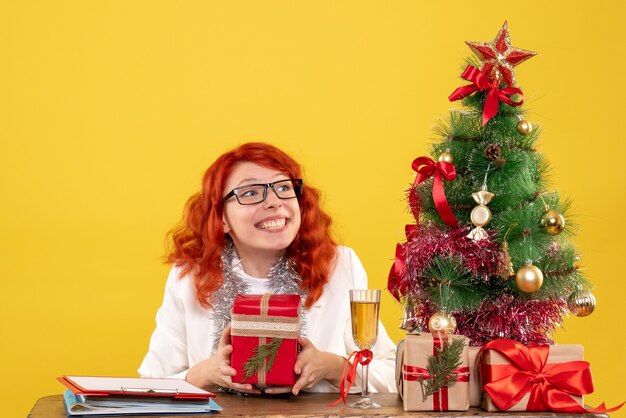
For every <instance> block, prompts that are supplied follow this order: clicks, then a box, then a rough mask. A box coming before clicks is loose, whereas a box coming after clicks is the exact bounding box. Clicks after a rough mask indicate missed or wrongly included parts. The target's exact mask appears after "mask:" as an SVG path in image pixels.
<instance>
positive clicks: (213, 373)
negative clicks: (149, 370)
mask: <svg viewBox="0 0 626 418" xmlns="http://www.w3.org/2000/svg"><path fill="white" fill-rule="evenodd" d="M232 352H233V346H232V345H231V344H230V326H228V327H226V328H225V329H224V332H222V336H221V337H220V342H219V343H218V346H217V350H215V354H214V355H213V356H211V357H209V358H208V359H206V360H202V361H201V362H200V363H198V364H196V365H195V366H193V367H192V368H191V369H189V371H188V372H187V377H186V378H185V380H186V381H188V382H189V383H191V384H192V385H194V386H197V387H199V388H202V389H205V390H209V391H215V388H216V387H217V386H221V387H224V388H231V389H235V390H238V391H239V392H246V393H254V394H259V393H261V392H260V391H259V390H258V389H256V388H254V387H253V386H252V385H250V384H245V383H244V384H242V383H233V381H232V377H233V376H234V375H236V374H237V371H236V370H235V369H233V368H232V367H230V353H232Z"/></svg>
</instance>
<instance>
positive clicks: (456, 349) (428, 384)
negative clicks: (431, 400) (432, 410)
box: [419, 338, 465, 402]
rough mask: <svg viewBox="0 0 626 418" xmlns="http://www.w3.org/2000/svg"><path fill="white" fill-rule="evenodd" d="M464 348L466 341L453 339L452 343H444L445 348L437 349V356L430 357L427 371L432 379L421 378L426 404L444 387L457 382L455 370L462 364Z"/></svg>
mask: <svg viewBox="0 0 626 418" xmlns="http://www.w3.org/2000/svg"><path fill="white" fill-rule="evenodd" d="M464 347H465V340H464V339H462V338H459V339H453V340H452V342H444V344H443V347H441V348H437V354H436V355H431V356H428V364H427V366H426V370H428V373H429V374H430V375H431V376H432V377H429V378H427V379H424V378H422V377H420V378H419V384H420V386H421V388H422V398H423V399H422V401H423V402H426V399H428V397H429V396H431V395H434V394H435V393H437V392H439V390H440V389H441V388H442V387H444V386H450V385H451V384H453V383H454V382H456V377H457V376H456V373H454V370H456V368H457V367H459V366H460V365H461V363H462V361H461V354H463V348H464Z"/></svg>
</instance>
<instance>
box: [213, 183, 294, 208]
mask: <svg viewBox="0 0 626 418" xmlns="http://www.w3.org/2000/svg"><path fill="white" fill-rule="evenodd" d="M285 181H290V182H291V184H292V185H293V190H294V193H295V196H292V197H280V196H279V195H278V192H277V191H276V189H275V188H274V185H275V184H277V183H282V182H285ZM252 186H263V199H261V200H259V201H258V202H254V203H241V201H240V200H239V194H238V193H239V189H243V188H244V187H252ZM269 188H271V189H272V190H273V191H274V194H275V195H276V197H278V198H279V199H282V200H287V199H295V198H297V197H300V196H302V179H282V180H277V181H275V182H272V183H254V184H246V185H243V186H239V187H235V188H234V189H233V190H231V191H230V192H228V194H227V195H226V196H224V198H223V199H222V203H226V201H227V200H228V199H230V198H231V197H233V196H235V198H236V199H237V203H239V204H240V205H244V206H246V205H256V204H259V203H261V202H264V201H265V199H267V189H269Z"/></svg>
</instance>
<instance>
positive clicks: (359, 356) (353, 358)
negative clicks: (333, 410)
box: [329, 349, 374, 406]
mask: <svg viewBox="0 0 626 418" xmlns="http://www.w3.org/2000/svg"><path fill="white" fill-rule="evenodd" d="M372 357H374V354H373V353H372V352H371V351H370V350H367V349H365V350H361V351H353V352H352V354H350V356H349V357H348V361H347V362H346V363H345V364H344V366H343V371H342V372H341V383H340V384H339V393H340V395H341V397H340V398H339V399H337V400H336V401H335V402H333V403H331V404H329V406H335V405H337V404H338V403H339V402H341V401H343V403H344V404H345V403H346V397H347V396H348V394H349V393H350V388H351V387H352V385H353V384H354V382H355V381H356V368H357V366H358V365H359V364H360V365H361V366H367V365H368V364H370V362H371V361H372ZM348 366H349V367H350V370H348ZM346 380H347V381H348V387H347V388H346Z"/></svg>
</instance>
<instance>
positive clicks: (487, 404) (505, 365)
mask: <svg viewBox="0 0 626 418" xmlns="http://www.w3.org/2000/svg"><path fill="white" fill-rule="evenodd" d="M497 341H502V340H495V341H492V343H494V342H497ZM507 341H511V340H507ZM514 343H516V342H514ZM517 344H519V343H517ZM483 347H489V344H486V345H485V346H483ZM518 347H520V348H521V350H518V352H519V351H523V349H524V348H525V349H527V350H531V351H532V350H536V349H537V347H538V346H537V347H524V346H523V345H521V344H519V346H518ZM548 347H549V353H548V356H547V361H546V365H545V367H543V370H542V371H540V373H541V374H542V373H543V372H545V373H548V374H549V373H551V371H553V370H554V369H553V365H557V364H563V363H568V362H580V361H581V360H582V358H583V346H581V345H575V344H562V345H550V346H548ZM531 357H534V358H536V357H537V355H536V354H531ZM479 361H480V375H481V384H482V386H483V390H484V393H483V398H482V408H483V409H485V410H487V411H501V409H499V408H498V407H497V406H496V403H494V400H493V399H492V398H491V397H490V396H489V394H488V393H487V391H486V390H485V385H487V384H489V383H491V382H497V381H498V380H501V379H504V380H501V381H503V382H506V383H507V384H506V387H507V390H509V391H512V392H514V391H515V390H514V389H512V388H511V384H509V381H508V380H507V375H508V376H510V374H511V373H514V372H515V371H518V370H520V369H519V367H516V366H513V365H512V363H511V362H510V361H509V360H508V359H507V358H506V357H505V356H503V355H502V354H500V353H499V352H498V351H495V350H491V349H487V350H484V351H483V352H481V353H480V359H479ZM590 377H591V376H590V372H589V378H590ZM539 379H543V378H542V377H539ZM532 380H533V379H532V378H531V381H532ZM591 385H593V383H591ZM520 392H521V391H520ZM518 393H519V392H518ZM568 396H569V397H570V398H571V399H572V400H573V401H575V403H577V404H578V405H580V406H582V405H583V397H582V396H575V395H568ZM530 397H531V393H530V390H528V392H527V393H525V394H524V395H523V397H521V399H520V400H519V402H517V403H515V404H514V405H512V406H511V407H510V408H508V409H506V411H546V410H549V409H548V408H547V407H545V406H543V407H541V406H539V407H537V406H534V407H533V406H530V407H529V401H530ZM527 408H530V409H527Z"/></svg>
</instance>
